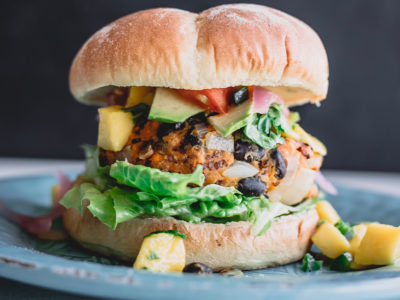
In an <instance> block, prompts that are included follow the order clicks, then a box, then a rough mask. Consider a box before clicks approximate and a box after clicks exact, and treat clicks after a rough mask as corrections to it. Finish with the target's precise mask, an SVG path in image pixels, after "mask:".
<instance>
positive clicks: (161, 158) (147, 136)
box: [100, 116, 322, 194]
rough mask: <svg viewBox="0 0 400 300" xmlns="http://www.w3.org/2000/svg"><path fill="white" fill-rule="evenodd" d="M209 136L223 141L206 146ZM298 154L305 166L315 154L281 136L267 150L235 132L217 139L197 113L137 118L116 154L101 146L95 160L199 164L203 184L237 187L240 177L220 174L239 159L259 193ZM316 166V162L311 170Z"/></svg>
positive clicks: (187, 168) (169, 167)
mask: <svg viewBox="0 0 400 300" xmlns="http://www.w3.org/2000/svg"><path fill="white" fill-rule="evenodd" d="M212 139H214V140H215V139H216V140H218V139H221V141H222V143H223V144H224V143H225V145H222V147H217V148H219V149H212V147H213V145H212V143H210V141H211V140H212ZM299 153H300V164H301V165H302V166H305V167H308V164H307V161H308V160H310V159H315V158H319V157H320V156H319V155H318V154H316V153H315V152H313V150H312V149H311V147H310V146H308V145H306V144H303V143H301V142H298V141H295V140H292V139H286V140H285V143H284V144H282V145H279V146H278V147H277V148H276V149H272V150H269V151H268V150H264V149H261V148H260V147H258V146H257V145H255V144H253V143H251V142H249V141H245V140H242V139H241V138H240V136H237V137H236V136H230V137H228V138H223V137H221V136H220V135H219V134H218V133H217V132H216V131H215V129H214V128H213V127H212V126H211V125H209V124H208V123H207V121H206V119H205V118H204V117H202V116H197V117H192V118H190V119H188V120H187V121H186V122H184V123H173V124H168V123H160V122H157V121H151V120H143V121H140V122H137V123H136V124H135V127H134V128H133V130H132V134H131V136H130V138H129V140H128V142H127V144H126V146H125V148H124V149H123V150H122V151H120V152H113V151H106V150H101V152H100V162H101V164H102V165H110V164H112V163H114V162H115V161H116V160H127V161H129V162H130V163H132V164H137V165H145V166H148V167H152V168H157V169H160V170H162V171H167V172H176V173H183V174H188V173H192V172H193V171H194V170H195V168H196V166H197V165H198V164H201V165H202V166H203V172H204V175H205V185H208V184H219V185H223V186H234V187H238V186H239V190H240V186H241V183H240V180H241V178H234V177H227V176H224V175H223V173H224V172H225V171H226V170H227V169H228V168H229V167H230V166H231V165H232V164H233V163H234V161H235V160H243V161H246V162H249V163H250V164H252V165H253V166H254V167H256V168H257V169H258V170H259V172H258V174H257V175H256V176H254V177H253V178H252V180H253V181H254V180H255V181H256V183H257V184H258V189H259V188H260V187H261V188H262V189H263V194H264V193H268V191H270V190H271V189H273V188H274V187H275V186H277V185H278V184H279V182H280V181H281V180H282V179H283V178H284V176H285V172H286V165H285V164H286V162H285V161H286V158H287V157H288V156H293V155H297V154H299ZM320 162H322V159H320ZM320 165H321V163H318V164H317V165H316V166H315V167H313V169H318V168H319V167H320ZM257 184H256V185H257ZM250 194H251V193H250Z"/></svg>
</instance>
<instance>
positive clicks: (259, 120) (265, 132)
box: [243, 103, 289, 149]
mask: <svg viewBox="0 0 400 300" xmlns="http://www.w3.org/2000/svg"><path fill="white" fill-rule="evenodd" d="M288 126H289V125H288V124H287V121H286V118H285V116H284V114H283V109H282V106H281V105H279V104H276V103H274V104H272V105H271V107H270V108H269V110H268V113H266V114H263V115H260V114H253V116H252V117H251V119H250V121H249V123H248V124H247V125H246V126H245V127H244V128H243V133H244V135H245V136H246V137H247V138H248V139H249V140H250V141H252V142H253V143H255V144H257V145H258V146H260V147H262V148H264V149H273V148H275V147H276V146H277V144H283V143H284V138H283V137H282V136H281V134H282V132H285V128H286V127H288Z"/></svg>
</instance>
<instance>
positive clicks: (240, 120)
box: [208, 100, 253, 136]
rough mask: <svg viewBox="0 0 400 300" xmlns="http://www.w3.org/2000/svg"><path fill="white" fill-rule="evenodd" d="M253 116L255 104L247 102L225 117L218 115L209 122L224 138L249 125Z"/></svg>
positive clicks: (235, 107) (231, 109)
mask: <svg viewBox="0 0 400 300" xmlns="http://www.w3.org/2000/svg"><path fill="white" fill-rule="evenodd" d="M252 115H253V102H252V101H251V100H247V101H245V102H243V103H242V104H240V105H238V106H233V107H231V108H230V110H229V111H228V113H226V114H224V115H216V116H212V117H209V118H208V122H209V123H210V124H211V125H212V126H214V128H215V129H216V130H217V131H218V132H219V133H220V134H222V135H223V136H227V135H229V134H231V133H232V132H234V131H236V130H238V129H240V128H242V127H244V126H246V125H247V123H248V121H249V119H250V117H251V116H252Z"/></svg>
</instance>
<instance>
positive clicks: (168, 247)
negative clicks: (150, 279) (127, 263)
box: [133, 233, 186, 272]
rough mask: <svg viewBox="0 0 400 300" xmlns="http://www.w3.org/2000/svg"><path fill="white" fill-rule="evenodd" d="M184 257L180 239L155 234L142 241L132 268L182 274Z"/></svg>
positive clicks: (166, 234)
mask: <svg viewBox="0 0 400 300" xmlns="http://www.w3.org/2000/svg"><path fill="white" fill-rule="evenodd" d="M185 255H186V252H185V245H184V243H183V239H182V238H181V237H179V236H176V235H173V234H170V233H155V234H152V235H150V236H147V237H146V238H145V239H144V240H143V243H142V246H141V248H140V251H139V254H138V256H137V258H136V261H135V263H134V265H133V267H134V268H135V269H146V270H149V271H152V272H182V270H183V268H184V267H185Z"/></svg>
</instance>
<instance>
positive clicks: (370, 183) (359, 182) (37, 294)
mask: <svg viewBox="0 0 400 300" xmlns="http://www.w3.org/2000/svg"><path fill="white" fill-rule="evenodd" d="M83 166H84V163H83V162H82V161H76V160H55V159H29V158H0V179H1V178H8V177H14V176H21V175H36V174H45V173H52V172H56V171H71V170H80V169H82V168H83ZM324 174H325V176H326V177H328V178H329V179H330V180H331V181H332V182H333V183H334V184H338V185H342V186H351V187H355V188H361V189H367V190H371V191H376V192H381V193H388V194H392V195H399V196H400V173H383V172H360V171H341V170H325V171H324ZM0 299H1V300H3V299H7V300H8V299H44V300H46V299H49V300H50V299H57V300H58V299H61V300H64V299H92V298H89V297H83V296H76V295H70V294H68V293H63V292H58V291H52V290H47V289H43V288H38V287H34V286H30V285H27V284H23V283H19V282H14V281H11V280H8V279H4V278H0Z"/></svg>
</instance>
